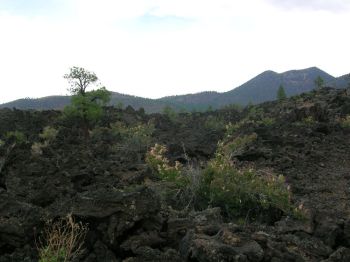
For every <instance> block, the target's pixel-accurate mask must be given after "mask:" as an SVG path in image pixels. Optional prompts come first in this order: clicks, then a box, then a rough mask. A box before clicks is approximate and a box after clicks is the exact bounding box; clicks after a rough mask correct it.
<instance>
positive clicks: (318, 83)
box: [315, 76, 324, 88]
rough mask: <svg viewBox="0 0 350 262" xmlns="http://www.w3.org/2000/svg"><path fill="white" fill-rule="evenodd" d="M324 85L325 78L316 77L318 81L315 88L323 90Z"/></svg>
mask: <svg viewBox="0 0 350 262" xmlns="http://www.w3.org/2000/svg"><path fill="white" fill-rule="evenodd" d="M323 85H324V80H323V78H322V77H321V76H318V77H316V79H315V86H316V87H317V88H321V87H323Z"/></svg>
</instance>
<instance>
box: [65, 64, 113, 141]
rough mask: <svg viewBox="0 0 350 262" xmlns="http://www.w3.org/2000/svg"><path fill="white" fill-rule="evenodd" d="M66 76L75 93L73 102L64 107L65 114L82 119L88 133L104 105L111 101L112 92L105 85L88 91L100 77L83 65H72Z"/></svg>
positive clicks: (71, 90)
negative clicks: (82, 66)
mask: <svg viewBox="0 0 350 262" xmlns="http://www.w3.org/2000/svg"><path fill="white" fill-rule="evenodd" d="M64 78H66V79H68V82H69V83H70V85H71V88H70V89H69V90H70V92H71V93H72V95H73V96H72V99H71V104H70V105H68V106H66V107H65V108H64V115H65V116H66V117H67V118H76V119H80V121H81V124H82V127H83V129H84V130H85V134H88V129H89V127H90V126H91V124H93V123H95V122H96V121H98V120H99V119H100V118H101V117H102V114H103V106H105V105H106V104H107V103H108V102H109V101H110V96H111V93H110V92H109V91H108V90H107V89H106V88H105V87H101V88H99V89H96V90H91V91H87V90H86V89H87V87H88V86H89V85H90V84H92V83H95V82H96V81H97V80H98V78H97V76H96V75H95V73H93V72H89V71H87V70H85V69H84V68H81V67H72V68H71V69H70V73H69V74H66V75H64Z"/></svg>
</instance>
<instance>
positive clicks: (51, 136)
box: [31, 126, 58, 156]
mask: <svg viewBox="0 0 350 262" xmlns="http://www.w3.org/2000/svg"><path fill="white" fill-rule="evenodd" d="M57 134H58V130H57V129H55V128H53V127H50V126H46V127H45V128H44V130H43V132H42V133H41V134H39V137H40V138H41V139H43V140H44V141H43V142H42V143H41V142H34V143H33V145H32V148H31V149H32V154H33V155H35V156H39V155H41V154H42V153H43V148H45V147H47V146H48V145H49V144H50V143H51V142H52V141H53V140H55V138H56V136H57Z"/></svg>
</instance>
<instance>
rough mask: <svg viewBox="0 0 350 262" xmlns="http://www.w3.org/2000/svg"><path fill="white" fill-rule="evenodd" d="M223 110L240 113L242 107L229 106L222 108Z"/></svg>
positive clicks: (236, 105)
mask: <svg viewBox="0 0 350 262" xmlns="http://www.w3.org/2000/svg"><path fill="white" fill-rule="evenodd" d="M223 109H225V110H234V111H238V112H242V110H243V107H242V106H241V105H239V104H229V105H226V106H224V107H223Z"/></svg>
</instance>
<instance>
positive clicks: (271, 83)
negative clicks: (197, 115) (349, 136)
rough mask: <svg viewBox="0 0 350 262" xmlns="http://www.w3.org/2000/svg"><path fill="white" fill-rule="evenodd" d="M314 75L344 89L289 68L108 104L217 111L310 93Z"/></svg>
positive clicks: (14, 104) (41, 102)
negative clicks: (225, 86)
mask: <svg viewBox="0 0 350 262" xmlns="http://www.w3.org/2000/svg"><path fill="white" fill-rule="evenodd" d="M318 76H320V77H322V78H323V79H324V81H325V84H326V85H328V86H333V87H337V88H344V87H346V85H347V83H348V79H347V77H348V75H343V76H340V77H334V76H332V75H330V74H328V73H327V72H325V71H323V70H321V69H319V68H317V67H309V68H305V69H300V70H297V69H293V70H288V71H285V72H282V73H277V72H275V71H272V70H266V71H264V72H262V73H260V74H258V75H257V76H255V77H253V78H252V79H250V80H248V81H247V82H245V83H244V84H242V85H240V86H238V87H236V88H234V89H232V90H229V91H227V92H217V91H202V92H199V93H191V94H184V95H173V96H166V97H162V98H158V99H151V98H143V97H139V96H133V95H127V94H122V93H118V92H112V97H111V103H110V104H111V105H117V104H120V103H122V104H123V106H128V105H130V106H132V107H133V108H135V109H139V108H141V107H142V108H144V109H145V111H146V112H149V113H154V112H161V111H162V109H163V108H164V107H166V106H170V107H172V108H173V109H175V110H205V109H207V108H208V107H212V108H220V107H223V106H226V105H229V104H240V105H246V104H248V103H254V104H257V103H262V102H265V101H271V100H274V99H275V98H276V93H277V89H278V87H279V86H280V85H283V86H284V88H285V91H286V94H287V96H292V95H297V94H300V93H304V92H308V91H311V90H312V89H314V88H315V84H314V80H315V79H316V77H318ZM69 102H70V96H47V97H42V98H35V99H27V98H22V99H17V100H14V101H11V102H8V103H4V104H0V108H5V107H8V108H17V109H37V110H47V109H62V108H63V107H64V106H65V105H67V104H69Z"/></svg>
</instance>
